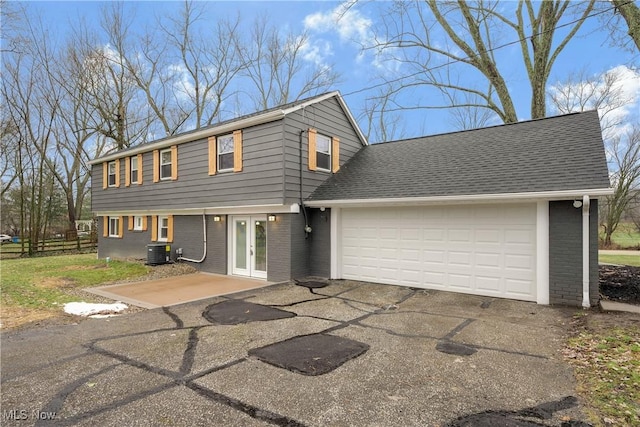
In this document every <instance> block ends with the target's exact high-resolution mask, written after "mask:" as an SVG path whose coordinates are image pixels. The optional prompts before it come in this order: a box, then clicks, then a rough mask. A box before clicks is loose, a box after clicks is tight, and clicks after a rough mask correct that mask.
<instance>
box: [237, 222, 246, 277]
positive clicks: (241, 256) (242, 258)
mask: <svg viewBox="0 0 640 427" xmlns="http://www.w3.org/2000/svg"><path fill="white" fill-rule="evenodd" d="M235 267H236V268H242V269H246V268H247V223H246V221H236V266H235Z"/></svg>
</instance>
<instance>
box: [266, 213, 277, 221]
mask: <svg viewBox="0 0 640 427" xmlns="http://www.w3.org/2000/svg"><path fill="white" fill-rule="evenodd" d="M267 219H268V220H269V222H275V221H276V216H275V215H269V216H268V217H267Z"/></svg>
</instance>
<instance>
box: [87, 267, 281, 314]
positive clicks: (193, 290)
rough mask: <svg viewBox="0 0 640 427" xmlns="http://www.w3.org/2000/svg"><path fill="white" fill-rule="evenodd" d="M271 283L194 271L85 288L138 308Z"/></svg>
mask: <svg viewBox="0 0 640 427" xmlns="http://www.w3.org/2000/svg"><path fill="white" fill-rule="evenodd" d="M271 284H272V283H270V282H267V281H266V280H257V279H247V278H241V277H237V276H225V275H220V274H211V273H194V274H185V275H183V276H173V277H167V278H166V279H158V280H148V281H144V282H135V283H126V284H121V285H110V286H101V287H97V288H90V289H87V291H88V292H91V293H93V294H96V295H100V296H103V297H106V298H111V299H113V300H115V301H122V302H125V303H128V304H133V305H135V306H138V307H143V308H158V307H169V306H172V305H176V304H183V303H186V302H191V301H198V300H201V299H203V298H212V297H216V296H221V295H227V294H232V293H235V292H240V291H246V290H250V289H257V288H262V287H264V286H268V285H271Z"/></svg>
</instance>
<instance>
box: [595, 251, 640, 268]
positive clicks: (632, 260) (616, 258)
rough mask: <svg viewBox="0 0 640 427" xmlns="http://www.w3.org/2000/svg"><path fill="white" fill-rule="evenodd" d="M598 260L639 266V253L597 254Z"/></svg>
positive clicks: (606, 262)
mask: <svg viewBox="0 0 640 427" xmlns="http://www.w3.org/2000/svg"><path fill="white" fill-rule="evenodd" d="M598 261H599V262H602V263H605V264H618V265H632V266H634V267H640V255H605V254H600V255H598Z"/></svg>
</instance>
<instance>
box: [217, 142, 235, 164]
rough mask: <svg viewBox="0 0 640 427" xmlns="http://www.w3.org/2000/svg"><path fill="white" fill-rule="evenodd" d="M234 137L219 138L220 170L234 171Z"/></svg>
mask: <svg viewBox="0 0 640 427" xmlns="http://www.w3.org/2000/svg"><path fill="white" fill-rule="evenodd" d="M233 145H234V144H233V135H231V134H229V135H224V136H220V137H218V170H219V171H224V170H231V169H233V163H234V162H233Z"/></svg>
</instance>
